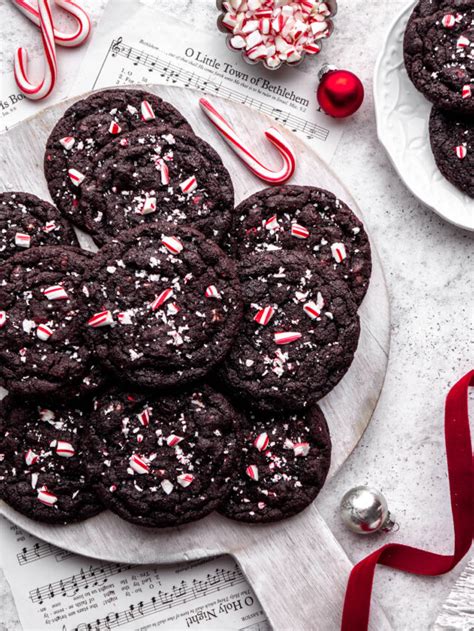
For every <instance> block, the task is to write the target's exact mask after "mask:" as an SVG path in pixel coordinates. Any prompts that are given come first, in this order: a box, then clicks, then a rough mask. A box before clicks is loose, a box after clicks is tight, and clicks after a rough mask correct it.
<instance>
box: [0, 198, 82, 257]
mask: <svg viewBox="0 0 474 631" xmlns="http://www.w3.org/2000/svg"><path fill="white" fill-rule="evenodd" d="M39 245H76V246H77V245H78V242H77V239H76V235H75V233H74V230H73V228H72V226H71V225H70V224H68V222H67V221H65V220H64V219H63V217H62V216H61V215H60V213H59V212H58V210H57V209H56V208H55V207H54V206H53V205H52V204H49V203H48V202H45V201H44V200H42V199H39V197H36V195H32V194H31V193H21V192H5V193H0V263H2V262H3V261H6V260H7V259H8V258H9V257H10V256H13V254H16V253H17V252H21V251H23V250H25V249H29V248H33V247H36V246H39Z"/></svg>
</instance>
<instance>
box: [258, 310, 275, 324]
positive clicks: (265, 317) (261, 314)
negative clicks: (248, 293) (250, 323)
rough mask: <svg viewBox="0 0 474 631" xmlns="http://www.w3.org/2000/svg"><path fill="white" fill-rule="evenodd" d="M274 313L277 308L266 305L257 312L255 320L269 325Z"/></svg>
mask: <svg viewBox="0 0 474 631" xmlns="http://www.w3.org/2000/svg"><path fill="white" fill-rule="evenodd" d="M274 313H275V309H274V308H273V307H264V308H263V309H260V310H259V311H258V312H257V314H256V315H255V316H254V320H255V322H257V324H261V325H262V326H267V324H268V323H269V322H270V320H271V319H272V317H273V314H274Z"/></svg>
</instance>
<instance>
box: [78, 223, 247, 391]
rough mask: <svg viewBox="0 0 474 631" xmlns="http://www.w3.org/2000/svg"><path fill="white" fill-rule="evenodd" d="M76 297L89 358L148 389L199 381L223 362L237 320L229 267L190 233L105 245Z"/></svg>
mask: <svg viewBox="0 0 474 631" xmlns="http://www.w3.org/2000/svg"><path fill="white" fill-rule="evenodd" d="M81 293H82V295H83V296H84V302H85V307H84V311H85V313H86V314H87V316H88V317H89V318H90V321H89V326H88V327H86V328H87V343H88V345H89V347H90V348H91V350H92V351H93V352H94V353H95V355H96V357H97V358H98V359H99V360H100V361H101V362H102V363H103V365H104V366H105V367H106V368H108V369H110V370H112V371H113V372H114V373H116V374H117V375H118V376H119V377H121V378H123V379H126V380H127V381H128V382H130V383H132V384H137V385H140V386H145V387H148V388H165V387H170V386H176V385H179V384H183V383H187V382H189V381H192V380H195V379H198V378H200V377H203V376H204V375H205V374H206V373H208V372H209V371H210V370H211V368H212V367H213V366H215V365H216V364H217V363H219V362H220V361H221V360H222V359H223V358H224V357H225V355H226V353H227V351H228V350H229V348H230V346H231V344H232V342H233V341H234V337H235V335H236V333H237V331H238V328H239V324H240V320H241V317H242V302H241V296H240V285H239V281H238V277H237V272H236V269H235V266H234V263H233V262H232V261H231V260H230V259H229V258H228V257H227V256H226V255H225V254H224V253H223V252H222V250H221V249H220V248H219V247H218V246H217V245H216V244H215V243H213V242H212V241H209V240H207V239H206V238H205V237H204V236H203V235H202V234H201V233H200V232H198V231H197V230H194V229H193V228H186V227H184V226H174V225H172V224H168V223H150V224H146V225H143V226H139V227H138V228H134V229H133V230H129V231H128V232H123V233H122V235H121V236H120V238H119V239H118V238H116V239H112V240H111V241H110V242H109V243H108V244H106V245H105V246H104V247H103V248H102V249H101V250H99V252H98V254H97V255H96V257H95V259H94V260H93V262H92V265H91V266H90V269H89V272H88V273H87V274H86V276H85V278H84V283H83V287H82V292H81Z"/></svg>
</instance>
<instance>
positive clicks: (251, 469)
mask: <svg viewBox="0 0 474 631" xmlns="http://www.w3.org/2000/svg"><path fill="white" fill-rule="evenodd" d="M245 473H246V474H247V475H248V476H249V478H250V479H251V480H255V481H256V482H257V480H258V468H257V465H255V464H251V465H249V466H248V467H247V468H246V469H245Z"/></svg>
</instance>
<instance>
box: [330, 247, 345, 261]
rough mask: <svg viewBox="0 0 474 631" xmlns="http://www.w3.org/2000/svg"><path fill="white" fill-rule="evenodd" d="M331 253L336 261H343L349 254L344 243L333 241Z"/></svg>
mask: <svg viewBox="0 0 474 631" xmlns="http://www.w3.org/2000/svg"><path fill="white" fill-rule="evenodd" d="M331 254H332V256H333V258H334V260H335V261H337V262H338V263H342V261H343V260H344V259H345V258H346V256H347V253H346V246H345V245H344V243H333V244H332V245H331Z"/></svg>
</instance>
